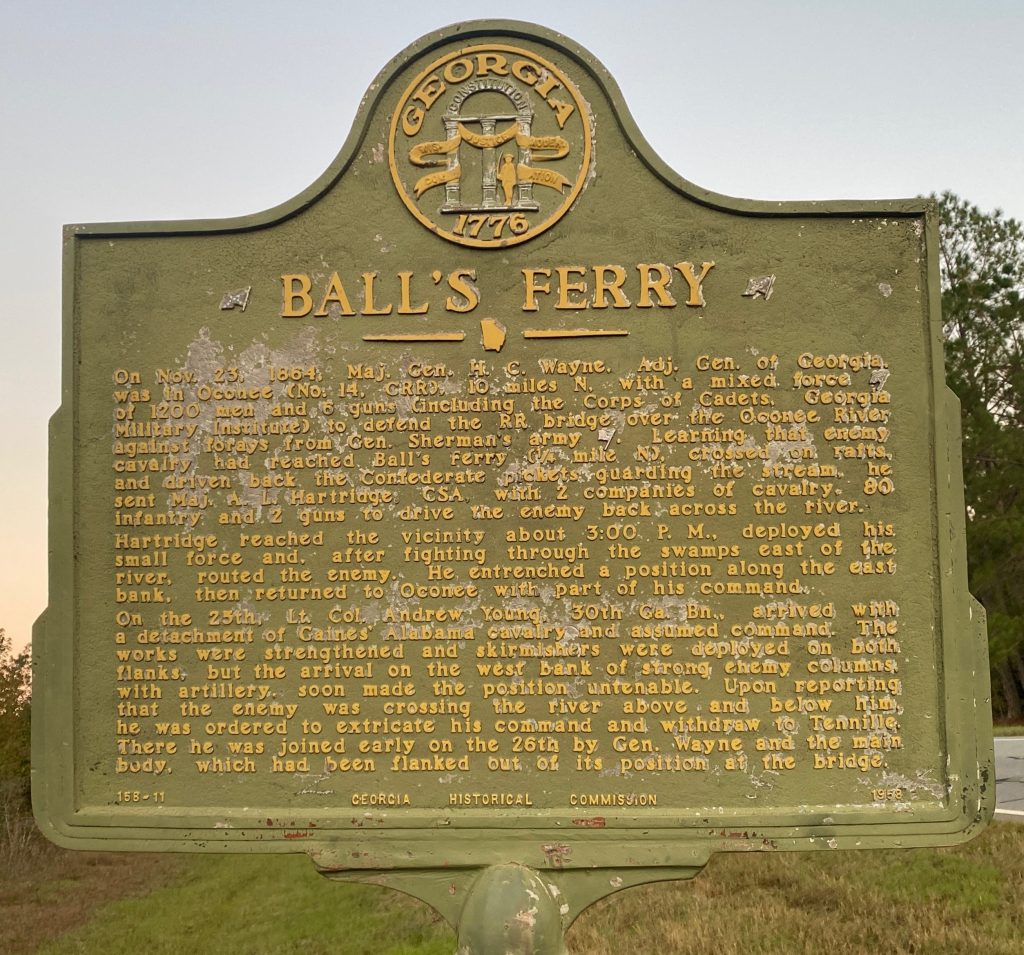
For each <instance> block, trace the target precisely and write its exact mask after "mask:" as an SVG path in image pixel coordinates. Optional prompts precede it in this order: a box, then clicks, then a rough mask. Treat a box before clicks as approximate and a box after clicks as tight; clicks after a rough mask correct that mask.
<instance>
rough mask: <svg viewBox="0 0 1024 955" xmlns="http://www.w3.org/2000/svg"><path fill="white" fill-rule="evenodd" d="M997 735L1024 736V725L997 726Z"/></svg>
mask: <svg viewBox="0 0 1024 955" xmlns="http://www.w3.org/2000/svg"><path fill="white" fill-rule="evenodd" d="M995 735H996V736H1024V726H996V727H995Z"/></svg>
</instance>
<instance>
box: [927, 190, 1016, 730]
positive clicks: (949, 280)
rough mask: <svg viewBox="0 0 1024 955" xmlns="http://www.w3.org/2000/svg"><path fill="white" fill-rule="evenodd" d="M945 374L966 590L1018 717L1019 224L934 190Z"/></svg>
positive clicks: (1006, 706)
mask: <svg viewBox="0 0 1024 955" xmlns="http://www.w3.org/2000/svg"><path fill="white" fill-rule="evenodd" d="M938 202H939V209H940V213H941V257H942V258H941V269H942V290H943V291H942V317H943V331H944V334H945V339H946V381H947V382H948V384H949V387H950V388H951V389H952V390H953V391H954V392H955V393H956V394H957V396H958V397H959V398H960V405H961V420H962V426H963V458H964V486H965V493H966V500H967V559H968V568H969V570H968V573H969V577H970V588H971V592H972V593H973V594H974V595H975V596H976V597H977V598H978V600H980V601H981V603H982V604H983V605H984V607H985V609H986V611H987V614H988V634H989V654H990V662H991V667H992V677H993V689H994V695H995V699H994V700H993V703H994V708H995V711H996V715H997V716H1002V717H1004V718H1006V719H1008V720H1011V721H1014V722H1020V721H1021V720H1022V718H1024V298H1022V295H1024V229H1022V227H1021V224H1020V223H1019V222H1017V221H1016V220H1015V219H1012V218H1007V217H1006V216H1004V215H1003V214H1002V212H1000V211H998V210H997V211H995V212H993V213H991V214H988V213H983V212H981V211H980V210H979V209H978V208H977V207H976V206H973V205H970V204H969V203H967V202H965V201H964V200H962V199H960V198H959V197H958V196H955V195H953V194H952V193H949V192H946V193H943V194H942V195H941V196H940V197H938Z"/></svg>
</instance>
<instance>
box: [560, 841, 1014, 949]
mask: <svg viewBox="0 0 1024 955" xmlns="http://www.w3.org/2000/svg"><path fill="white" fill-rule="evenodd" d="M1022 899H1024V827H1016V828H1015V827H1014V826H1013V825H1011V824H1005V823H996V824H993V825H992V826H991V827H989V829H988V830H986V832H984V833H983V834H982V835H981V836H980V837H979V838H978V839H976V840H974V841H973V842H971V843H969V844H967V845H966V846H961V847H958V848H956V849H939V850H932V849H928V850H926V849H914V850H910V851H883V852H837V853H835V854H827V853H820V852H814V853H806V854H779V855H777V856H771V855H766V854H763V853H761V854H757V855H743V856H738V855H722V856H718V857H716V858H715V859H713V860H712V862H711V864H710V865H709V866H708V867H707V869H705V871H704V872H703V873H701V875H700V876H698V877H697V878H696V879H695V880H694V881H693V882H692V883H689V884H683V885H678V884H671V883H666V884H659V885H651V886H644V887H642V888H638V889H631V890H629V891H628V892H623V893H622V894H621V896H618V897H615V896H613V897H611V898H610V899H606V900H604V901H603V902H600V903H598V904H597V905H595V906H593V907H592V908H591V909H590V910H588V911H587V912H586V913H584V915H583V917H582V918H581V919H580V920H579V921H578V922H577V923H576V925H575V926H573V928H572V930H571V931H570V952H572V953H574V955H582V953H587V955H611V953H613V952H615V953H619V952H621V951H623V949H628V948H629V947H632V945H631V943H632V944H633V945H635V946H636V947H638V948H640V947H642V948H643V950H644V951H655V952H661V953H673V955H690V953H694V955H696V953H704V952H709V951H713V952H715V953H716V955H740V953H743V955H769V953H771V955H776V953H777V955H793V953H803V952H822V951H824V952H829V953H830V955H866V953H874V952H883V951H884V952H886V953H889V955H912V953H941V955H961V953H962V955H978V953H981V952H983V953H985V955H1020V952H1021V951H1022V950H1024V942H1022V937H1024V901H1022Z"/></svg>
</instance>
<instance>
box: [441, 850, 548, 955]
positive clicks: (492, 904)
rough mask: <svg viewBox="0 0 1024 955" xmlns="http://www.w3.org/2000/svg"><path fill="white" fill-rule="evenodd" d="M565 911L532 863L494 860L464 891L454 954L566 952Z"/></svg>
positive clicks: (528, 954) (523, 954)
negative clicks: (563, 922)
mask: <svg viewBox="0 0 1024 955" xmlns="http://www.w3.org/2000/svg"><path fill="white" fill-rule="evenodd" d="M564 908H565V909H566V911H568V906H564ZM563 914H564V913H563V912H562V907H560V906H559V904H558V902H557V901H556V900H555V898H554V896H552V894H551V892H550V891H549V890H548V887H547V885H545V883H544V882H543V881H542V880H541V878H540V876H539V874H538V873H537V872H535V871H534V870H533V869H530V868H528V867H527V866H523V865H517V864H514V863H510V864H508V865H495V866H491V867H489V868H487V869H484V871H483V872H482V873H481V874H480V875H479V877H478V878H477V879H476V881H475V882H474V883H473V885H472V887H471V888H470V890H469V895H468V896H467V897H466V904H465V905H464V906H463V908H462V913H461V914H460V916H459V926H458V931H459V941H458V948H457V950H456V955H565V951H566V950H565V938H564V934H563V925H562V916H563Z"/></svg>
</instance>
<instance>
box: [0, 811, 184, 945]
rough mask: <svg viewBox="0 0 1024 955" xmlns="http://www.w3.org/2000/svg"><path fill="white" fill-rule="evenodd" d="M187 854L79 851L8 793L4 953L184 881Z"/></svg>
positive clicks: (2, 876) (2, 816) (2, 833)
mask: <svg viewBox="0 0 1024 955" xmlns="http://www.w3.org/2000/svg"><path fill="white" fill-rule="evenodd" d="M182 868H183V865H182V862H181V861H180V860H179V859H176V858H174V857H170V856H165V855H156V854H149V853H147V854H144V855H139V854H131V853H112V852H73V851H70V850H67V849H59V848H58V847H57V846H55V845H53V843H51V842H49V841H48V840H46V839H44V838H43V836H42V834H41V833H40V832H39V830H38V829H36V826H35V823H34V822H33V821H32V817H31V816H30V815H28V814H27V812H26V811H25V806H24V802H23V799H22V798H21V797H20V795H19V794H16V793H13V792H10V793H7V794H6V795H5V797H4V798H0V952H4V953H10V955H28V953H32V952H35V951H36V950H37V949H38V948H40V947H41V946H43V945H44V944H46V943H47V942H49V941H50V940H52V939H55V938H58V937H59V936H61V935H63V934H64V933H65V932H68V931H70V930H72V929H74V928H76V927H78V926H80V925H83V924H85V923H86V922H88V921H89V919H90V918H92V916H93V914H94V913H95V912H96V910H97V909H98V908H100V906H102V905H105V904H106V903H107V902H110V901H112V900H114V899H119V898H124V897H125V896H128V895H141V894H143V893H146V892H149V891H150V890H152V889H153V888H155V887H157V886H159V885H164V884H166V883H168V882H170V881H173V880H174V879H176V878H178V876H179V875H180V873H181V871H182Z"/></svg>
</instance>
